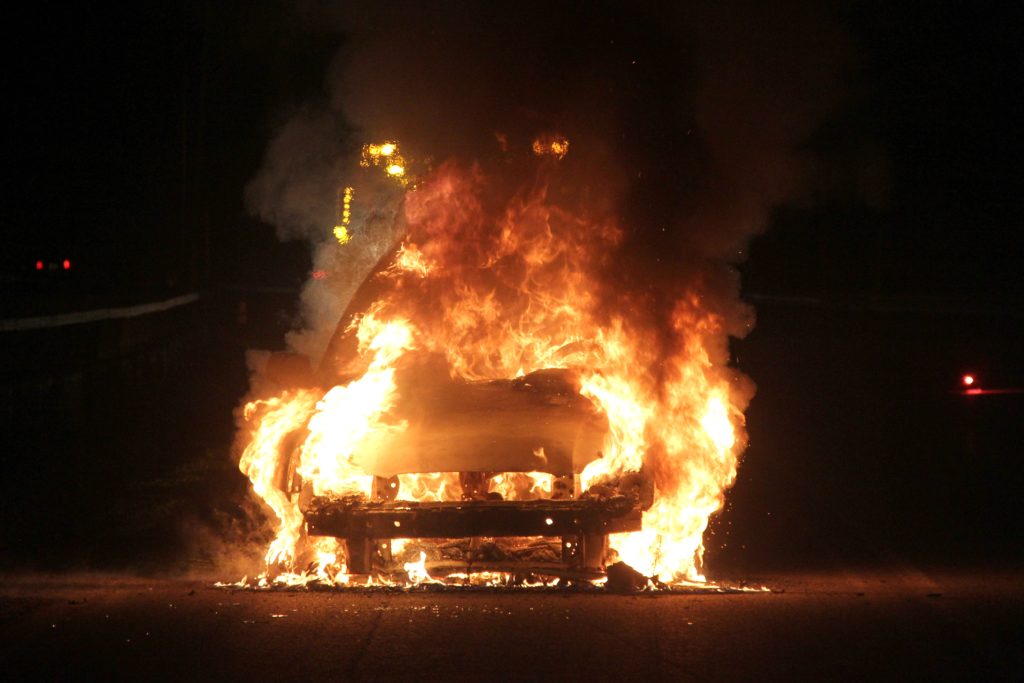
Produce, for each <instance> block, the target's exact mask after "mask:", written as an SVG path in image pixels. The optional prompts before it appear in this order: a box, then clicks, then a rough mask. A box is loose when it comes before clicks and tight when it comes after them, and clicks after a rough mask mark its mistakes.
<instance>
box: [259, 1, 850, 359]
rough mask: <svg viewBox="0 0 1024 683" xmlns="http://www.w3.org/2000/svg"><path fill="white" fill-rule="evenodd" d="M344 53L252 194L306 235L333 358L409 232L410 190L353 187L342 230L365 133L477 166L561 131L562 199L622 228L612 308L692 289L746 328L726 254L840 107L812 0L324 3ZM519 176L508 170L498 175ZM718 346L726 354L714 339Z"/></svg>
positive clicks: (265, 214)
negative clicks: (346, 227) (346, 325)
mask: <svg viewBox="0 0 1024 683" xmlns="http://www.w3.org/2000/svg"><path fill="white" fill-rule="evenodd" d="M302 11H303V12H306V13H307V14H310V15H313V16H316V17H318V19H317V22H316V23H317V24H318V25H320V26H321V27H322V26H324V25H328V26H334V27H336V28H337V31H338V35H339V44H340V48H339V51H338V53H337V55H336V57H335V58H334V60H333V62H332V64H331V65H330V66H329V68H328V70H327V75H326V79H325V91H326V93H325V94H326V98H325V99H324V101H323V102H321V103H319V104H316V105H312V104H311V105H309V106H308V107H306V108H304V109H303V110H301V111H300V112H298V113H297V114H296V115H295V116H294V117H293V118H291V119H290V120H289V121H288V122H287V123H286V124H285V125H284V126H283V127H282V128H281V129H280V131H279V132H278V134H277V135H276V137H275V138H274V140H273V141H272V142H271V143H270V145H269V147H268V150H267V153H266V158H265V161H264V165H263V167H262V168H261V169H260V171H259V173H258V175H257V176H256V177H255V178H254V180H253V181H252V182H251V184H250V186H249V187H248V189H247V201H248V205H249V207H250V209H251V210H252V211H253V212H254V213H256V214H258V215H259V216H260V217H261V218H262V219H264V220H265V221H267V222H269V223H272V224H273V225H275V226H276V227H277V230H278V234H279V236H280V237H281V238H282V239H294V238H302V239H305V240H307V241H308V242H309V243H310V244H311V245H312V247H313V253H314V269H317V270H323V271H327V272H329V274H330V277H328V278H326V279H323V280H315V281H313V280H311V281H310V283H309V284H308V285H307V287H306V289H305V291H304V294H303V313H304V316H305V327H306V329H305V330H304V331H303V332H300V333H296V334H294V335H293V336H292V337H291V338H290V339H289V342H290V344H291V346H292V347H293V348H294V349H296V350H300V351H302V352H305V353H307V354H309V355H311V356H312V357H313V358H314V359H316V358H317V357H319V355H320V354H321V353H322V351H323V348H324V346H325V345H326V342H327V339H328V337H329V336H330V334H331V333H332V332H333V328H334V326H335V325H336V324H337V321H338V318H339V316H340V313H341V311H342V310H343V309H344V307H345V305H346V303H347V301H348V299H349V298H350V297H351V296H352V293H353V292H354V290H355V288H356V287H358V285H359V283H360V282H361V281H362V279H363V278H364V277H365V275H366V274H367V273H368V272H369V271H370V269H372V267H373V265H374V264H375V263H376V261H377V259H378V258H379V257H380V256H381V254H383V253H384V252H385V251H386V250H387V249H388V248H389V246H390V245H391V244H392V243H393V241H394V239H395V238H396V237H397V236H399V235H400V234H401V232H402V217H401V211H400V210H399V209H400V202H401V198H400V196H399V194H400V193H398V192H396V191H395V190H394V189H389V187H384V186H381V187H377V188H373V189H372V190H371V191H370V196H368V197H367V196H365V193H364V195H363V196H360V197H357V198H356V205H357V207H359V210H357V211H356V212H355V215H354V217H353V229H352V233H353V239H352V241H351V243H349V244H348V245H346V248H344V249H338V248H336V247H337V245H336V244H335V243H334V242H333V238H332V236H331V226H332V225H333V224H334V219H335V206H336V202H337V193H338V188H339V185H340V183H342V182H343V179H344V178H345V177H346V174H352V173H355V172H357V170H358V169H357V163H356V162H357V159H358V153H359V148H360V145H361V144H362V143H364V142H370V141H379V140H384V139H397V140H400V141H401V142H402V144H403V148H404V149H405V150H407V153H408V154H410V155H414V156H416V157H418V158H421V159H433V160H435V161H436V162H441V161H444V160H446V159H452V158H454V159H456V160H460V161H461V162H462V163H472V162H474V161H478V160H481V159H494V158H497V157H499V155H500V154H501V153H502V152H501V150H502V148H505V149H512V150H518V149H523V150H526V149H528V146H529V144H530V141H531V140H532V139H533V138H534V136H536V135H537V134H540V133H545V132H557V133H559V134H562V135H565V136H567V137H568V138H569V140H570V141H571V152H570V154H569V156H568V157H567V158H566V163H565V166H564V170H563V172H562V174H561V177H560V178H559V179H558V181H557V182H558V187H557V188H555V191H553V195H554V196H556V197H560V198H562V199H559V201H564V202H567V203H572V204H573V205H574V208H575V209H576V210H577V211H584V212H586V213H587V214H588V215H590V216H593V217H595V218H601V219H604V218H608V217H614V219H615V220H616V222H617V223H618V224H619V225H621V226H622V228H623V230H624V231H625V239H624V240H623V241H622V243H621V245H620V247H619V251H618V253H617V254H616V255H615V258H613V259H610V261H609V263H610V265H609V267H608V272H607V274H606V277H605V278H604V282H605V283H606V285H607V291H606V292H604V293H603V296H604V298H605V299H606V300H607V303H608V307H609V309H615V310H623V309H626V308H628V309H631V310H635V311H637V315H640V316H644V315H649V316H651V317H652V319H653V318H660V319H667V317H668V316H667V315H666V313H668V312H669V310H670V309H671V308H672V307H673V306H674V305H675V302H676V300H677V299H678V295H679V293H680V292H681V291H696V292H697V293H698V294H699V295H700V296H701V297H702V298H703V302H704V306H705V307H707V308H709V309H711V310H714V311H716V312H717V313H719V314H721V315H722V316H723V317H724V319H725V320H726V325H727V330H726V331H727V332H728V333H729V334H730V335H733V336H742V335H744V334H746V332H747V331H748V330H749V328H750V327H751V325H752V315H751V313H750V311H749V310H748V309H747V307H745V306H744V305H743V304H742V303H741V302H740V299H739V296H738V288H739V281H738V276H737V273H736V270H735V267H734V266H735V264H737V263H739V262H741V261H742V260H743V259H744V258H745V250H746V246H747V244H748V242H749V240H750V239H751V237H752V236H754V235H756V234H757V233H758V232H759V231H761V230H763V229H764V227H765V225H766V223H767V221H768V218H769V213H770V211H771V209H772V207H773V206H775V205H777V204H779V203H781V202H784V201H786V200H787V199H789V198H792V197H793V196H794V195H795V194H796V193H798V192H799V190H800V188H801V183H802V179H803V176H804V173H805V171H806V166H805V163H804V160H803V159H802V158H801V156H800V154H799V153H798V149H799V145H800V144H801V143H802V142H803V141H804V140H805V139H806V137H807V136H808V135H809V133H810V132H811V131H812V130H813V128H814V126H815V125H816V123H817V122H819V121H820V120H821V118H822V117H823V116H824V115H825V114H826V113H827V112H828V111H829V110H830V108H831V107H833V106H834V104H835V103H836V101H837V99H838V97H839V95H840V94H841V88H840V87H839V85H838V84H839V83H840V81H839V76H840V74H841V69H842V68H843V66H844V64H845V63H846V62H847V48H846V43H845V41H844V39H843V36H842V34H841V33H840V32H839V31H838V30H837V29H836V28H835V26H834V25H833V24H832V23H831V22H830V21H829V19H828V17H827V16H824V15H823V14H822V12H821V11H820V10H819V9H818V5H817V4H816V3H810V2H807V3H789V4H787V5H785V6H779V5H774V4H773V5H770V6H768V5H759V4H757V3H752V4H751V6H750V7H746V6H744V3H733V2H716V3H706V4H700V5H683V4H679V3H666V4H665V5H658V4H651V3H619V2H598V3H578V2H546V3H530V2H520V3H515V4H504V3H502V4H500V5H495V4H492V3H478V4H467V3H460V2H434V3H338V4H331V3H313V4H307V5H304V6H303V8H302ZM506 175H508V176H509V177H514V176H515V174H514V173H513V174H506ZM721 353H722V354H726V356H727V349H726V347H725V341H724V340H723V347H722V349H721Z"/></svg>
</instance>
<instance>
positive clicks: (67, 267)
mask: <svg viewBox="0 0 1024 683" xmlns="http://www.w3.org/2000/svg"><path fill="white" fill-rule="evenodd" d="M63 265H64V270H71V259H64V264H63Z"/></svg>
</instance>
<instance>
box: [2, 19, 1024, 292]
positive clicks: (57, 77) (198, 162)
mask: <svg viewBox="0 0 1024 683" xmlns="http://www.w3.org/2000/svg"><path fill="white" fill-rule="evenodd" d="M834 15H835V17H836V18H837V20H838V21H839V22H840V24H841V25H842V26H843V28H845V30H846V31H847V32H848V33H849V34H850V36H851V37H852V40H853V43H854V45H855V46H856V51H857V54H856V58H855V66H854V67H853V68H852V70H851V71H850V72H849V73H846V74H844V75H843V76H842V77H843V78H845V79H848V80H849V83H848V85H847V87H848V90H849V93H850V96H849V97H848V98H847V101H846V103H845V104H844V106H843V107H842V108H841V109H840V110H839V111H837V112H835V113H834V114H833V115H832V116H830V117H829V118H828V119H827V120H826V121H824V122H823V124H822V125H821V127H820V129H819V130H818V131H817V132H816V133H815V135H814V136H813V137H812V139H811V140H810V141H808V148H809V149H810V150H812V152H813V153H814V154H815V155H817V156H818V157H819V158H820V159H821V162H820V163H822V164H823V167H824V168H826V169H830V170H831V171H833V172H834V173H833V175H834V176H835V177H836V178H838V179H839V180H838V181H835V182H831V184H830V182H829V181H827V180H823V181H822V182H821V187H816V188H814V192H812V196H813V198H814V200H815V201H813V202H802V203H799V204H797V205H795V206H789V207H784V208H782V209H780V210H779V211H778V212H777V213H776V216H775V220H774V222H773V228H772V229H771V230H770V231H769V232H768V233H767V234H766V235H765V236H762V237H760V238H758V239H757V240H755V243H754V244H753V247H752V250H751V253H752V257H751V260H750V262H748V263H747V264H746V265H745V266H744V275H745V278H746V282H747V287H748V289H749V290H751V291H756V292H762V293H772V292H779V293H809V294H815V295H820V294H826V295H828V294H840V295H849V294H854V295H857V294H881V295H898V294H903V293H910V294H916V295H944V296H954V297H960V296H964V297H971V298H975V299H980V300H985V301H989V300H996V301H1007V300H1009V301H1011V302H1014V303H1015V304H1017V305H1019V302H1020V299H1021V297H1022V294H1024V287H1022V284H1021V282H1022V278H1021V277H1020V275H1019V272H1020V267H1021V266H1022V265H1024V263H1022V261H1024V259H1022V256H1021V255H1022V250H1021V245H1022V240H1021V239H1020V237H1019V234H1020V226H1021V225H1022V222H1024V201H1022V199H1021V187H1024V183H1022V180H1024V179H1022V177H1021V170H1020V164H1019V156H1020V155H1019V152H1020V144H1019V138H1020V135H1019V122H1020V120H1021V119H1022V116H1021V115H1022V114H1024V112H1022V111H1021V106H1020V104H1019V103H1018V102H1017V101H1016V98H1015V94H1016V93H1015V91H1016V90H1017V87H1016V86H1017V83H1018V81H1019V74H1020V72H1021V66H1022V60H1021V47H1020V41H1019V38H1018V36H1017V30H1018V28H1019V26H1020V22H1019V21H1018V20H1017V17H1015V16H1011V15H1010V13H1009V12H1005V13H1003V12H1001V11H995V10H992V9H991V8H990V9H987V10H985V11H981V10H979V9H976V8H975V7H973V6H969V5H967V4H959V3H942V4H941V6H939V5H934V6H931V7H929V8H928V9H927V11H921V10H917V9H911V8H898V7H894V6H893V5H892V3H883V2H864V3H844V4H843V5H841V7H840V9H837V10H836V11H835V12H834ZM14 34H15V35H16V36H18V37H19V40H18V41H17V42H10V43H8V44H7V45H6V47H5V51H6V62H7V64H8V68H7V69H6V70H5V73H6V76H5V81H6V86H7V87H6V88H5V90H6V92H7V96H8V102H10V103H11V104H10V107H11V109H12V110H13V112H14V115H13V117H11V119H10V120H11V122H12V123H10V124H9V125H8V127H7V129H6V130H7V136H8V164H7V165H8V168H9V169H11V170H12V171H13V177H12V178H11V180H9V183H11V184H10V185H9V187H8V192H7V196H8V197H9V198H10V201H9V202H8V203H7V205H6V212H5V216H6V220H5V231H6V232H7V233H8V235H9V237H8V243H9V244H13V245H15V247H14V248H12V249H9V250H8V252H7V255H6V256H5V258H4V264H3V265H4V268H5V279H8V280H9V279H10V278H11V274H12V273H21V274H24V273H23V272H22V271H24V269H25V268H26V267H27V266H28V265H29V264H31V262H33V261H34V259H35V258H36V257H37V254H38V255H41V256H40V257H45V258H58V257H59V256H58V254H64V253H65V252H69V253H73V254H74V255H75V258H76V259H77V262H78V263H80V264H81V273H82V277H84V278H86V279H85V280H82V281H81V282H84V283H85V284H84V285H83V286H85V287H86V288H90V287H91V288H95V289H96V290H97V291H100V290H103V291H114V290H118V289H121V290H124V289H125V288H126V287H127V288H132V289H140V288H165V289H166V288H169V289H187V288H190V287H196V286H200V287H202V286H205V285H206V284H208V283H207V282H204V276H203V270H204V269H203V266H202V262H203V254H204V253H205V247H204V246H203V245H204V243H205V238H204V236H205V235H209V245H210V247H209V250H210V265H211V267H210V282H212V283H213V284H216V283H218V282H224V281H239V280H246V281H254V280H262V281H273V282H295V281H296V279H298V278H301V277H302V276H303V270H304V268H306V267H307V264H308V262H307V261H306V260H305V256H304V251H303V249H302V247H301V245H295V244H293V245H290V246H281V245H280V244H278V243H277V242H276V240H275V239H274V237H273V232H272V229H271V228H269V227H267V226H262V225H260V224H259V222H258V221H256V220H255V219H253V218H251V217H250V216H248V215H247V214H246V212H245V209H244V207H243V188H244V185H245V183H246V182H247V181H248V180H249V179H250V178H251V177H252V176H253V175H255V173H256V171H257V170H258V168H259V165H260V161H261V158H262V155H263V153H264V149H265V147H266V144H267V142H268V140H269V139H270V138H271V137H272V135H273V133H274V130H275V128H276V126H278V125H279V124H280V123H281V122H282V121H283V120H284V118H285V117H286V116H287V114H288V113H289V112H290V111H293V110H294V109H295V108H296V107H298V106H301V104H302V103H303V102H305V101H308V100H310V99H317V98H323V96H324V93H323V82H324V80H323V79H324V73H325V71H326V69H327V65H328V64H329V63H330V60H331V58H332V56H333V55H334V53H335V51H336V50H337V48H338V47H339V46H341V45H343V43H344V37H343V36H342V35H340V33H338V32H332V31H331V30H328V29H325V28H321V27H320V26H318V25H317V24H316V23H315V22H314V21H312V20H310V19H309V17H308V16H306V15H304V14H303V13H302V12H300V11H298V10H294V9H293V8H292V5H291V3H261V4H259V6H258V7H256V8H252V7H250V5H249V3H240V2H238V3H226V4H224V3H220V4H218V6H217V7H216V8H212V9H211V8H207V7H205V5H204V4H201V3H178V4H164V3H158V4H149V3H147V4H144V5H137V6H134V7H131V8H128V9H124V8H121V7H118V8H117V9H114V8H105V9H104V8H99V9H97V8H95V7H91V6H90V7H84V6H81V7H72V8H70V9H62V10H60V11H59V12H58V11H50V12H47V13H46V14H45V15H43V13H42V11H41V10H39V11H37V14H36V15H35V16H30V17H27V18H26V19H22V20H19V21H18V22H17V24H16V25H14ZM635 39H636V40H641V39H642V36H638V37H636V38H635ZM567 40H570V41H571V37H570V38H567ZM666 73H667V72H666ZM871 150H875V152H872V153H871V154H868V152H870V151H871ZM865 154H867V158H868V161H866V162H865V161H864V158H865ZM872 155H873V156H872ZM851 160H854V161H851ZM825 175H826V176H827V175H828V174H825ZM857 183H868V184H872V183H873V184H874V185H876V186H878V187H880V188H881V190H880V191H879V192H877V193H876V194H878V195H879V196H881V197H882V198H883V199H884V201H879V202H875V203H874V204H875V205H874V206H869V205H867V204H866V203H865V202H864V201H863V197H862V195H858V196H855V195H856V193H853V192H848V191H845V190H844V189H843V186H844V185H850V184H857ZM837 188H838V189H837ZM51 254H53V256H51ZM86 276H87V277H86ZM12 291H13V292H15V293H16V292H18V291H19V290H18V289H17V288H15V289H13V290H12ZM15 295H16V294H15Z"/></svg>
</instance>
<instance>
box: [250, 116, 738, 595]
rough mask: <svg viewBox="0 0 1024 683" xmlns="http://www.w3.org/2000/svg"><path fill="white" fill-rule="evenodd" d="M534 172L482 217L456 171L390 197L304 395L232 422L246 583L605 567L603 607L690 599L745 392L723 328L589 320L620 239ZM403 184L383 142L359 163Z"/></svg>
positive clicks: (544, 148)
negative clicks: (260, 562) (259, 531)
mask: <svg viewBox="0 0 1024 683" xmlns="http://www.w3.org/2000/svg"><path fill="white" fill-rule="evenodd" d="M568 148H569V142H568V140H567V139H565V138H562V137H560V136H549V137H542V138H538V140H537V141H535V142H534V144H533V151H534V153H535V154H536V155H538V156H541V157H543V156H554V157H555V158H556V159H560V158H561V157H563V156H565V153H566V152H567V151H568ZM534 163H535V164H536V166H537V170H536V172H535V177H534V179H533V180H532V181H531V182H530V183H528V184H526V185H524V186H523V187H524V189H517V190H515V191H512V192H510V193H507V194H504V195H500V196H498V197H496V196H495V187H494V185H492V184H490V183H489V182H488V180H487V179H486V177H485V176H484V174H483V171H482V170H481V169H480V168H479V167H473V168H465V167H462V166H460V165H458V164H455V163H446V164H443V165H441V166H439V167H437V168H435V169H434V170H432V171H430V172H428V173H427V174H426V175H424V176H423V177H422V178H421V179H420V180H419V181H418V184H417V185H416V187H414V188H413V187H408V186H405V185H403V187H404V188H405V189H404V190H403V191H404V192H405V196H404V209H403V216H402V218H403V220H404V222H405V229H404V234H403V235H402V236H401V239H400V241H399V243H398V244H396V245H395V246H394V247H393V249H392V250H391V251H390V252H388V253H386V254H385V256H384V257H383V258H382V259H381V261H380V262H379V264H378V265H377V267H376V269H375V270H374V271H373V272H372V273H371V274H370V276H369V277H368V278H367V279H366V281H365V282H364V284H363V286H362V287H361V288H360V289H359V290H358V291H357V292H356V293H355V295H354V296H353V297H352V300H351V302H350V304H349V307H348V310H347V311H346V312H345V314H344V315H343V316H342V319H341V321H340V323H339V324H338V327H337V331H336V333H335V335H334V338H333V339H332V340H331V342H330V345H329V346H328V348H327V351H326V354H325V355H324V357H323V360H322V362H321V364H320V370H319V373H318V374H317V377H316V378H315V380H314V381H312V382H310V381H305V382H301V381H299V382H295V383H294V384H295V386H288V387H287V388H285V389H283V390H281V391H280V392H279V393H276V394H275V395H267V396H259V397H258V398H256V399H255V400H253V401H252V402H250V403H249V404H248V405H247V406H246V408H245V415H246V419H247V427H246V429H247V430H248V435H247V436H246V437H245V438H246V445H245V447H244V452H243V455H242V457H241V461H240V468H241V469H242V471H243V472H244V473H245V474H246V475H247V476H248V477H249V478H250V480H251V481H252V483H253V489H254V491H255V492H256V493H257V494H258V495H259V496H260V497H261V498H262V499H263V500H264V501H265V502H266V504H267V505H268V506H269V507H270V509H271V510H272V511H273V513H274V515H275V517H276V519H277V520H278V521H277V527H276V528H277V536H276V538H275V539H274V541H273V543H272V544H271V546H270V548H269V549H268V551H267V553H266V563H267V566H266V568H265V570H264V573H263V575H262V577H261V581H262V582H263V583H267V582H278V583H282V582H283V583H289V582H298V583H307V582H308V581H310V580H316V581H320V582H326V583H332V584H339V583H349V582H350V581H352V580H354V578H355V577H356V576H358V577H361V578H360V579H359V580H360V581H366V580H370V581H373V580H374V579H373V577H374V576H376V577H377V578H376V580H377V581H387V582H395V581H397V582H407V583H410V584H413V585H417V584H421V583H424V582H430V581H436V580H440V579H444V577H446V576H455V577H459V576H470V575H473V574H479V573H481V572H483V573H486V574H488V575H491V574H493V573H495V572H497V574H496V575H498V576H505V579H502V580H503V581H506V582H507V581H510V580H512V579H514V578H515V577H534V578H530V579H528V580H529V581H533V580H535V577H541V576H547V577H563V578H569V579H571V580H577V581H581V580H582V581H589V580H603V579H604V576H605V574H604V571H605V566H606V562H610V561H611V558H612V557H613V555H615V556H617V557H618V558H619V562H617V563H616V564H614V565H613V566H614V567H615V569H614V570H610V573H609V580H610V581H611V583H613V584H614V585H615V586H617V587H618V589H623V588H622V587H623V586H632V587H634V588H635V587H639V586H640V585H646V584H647V579H646V578H643V580H642V581H641V580H639V579H636V577H651V579H652V585H654V583H656V582H658V581H659V580H660V581H663V582H666V583H669V584H677V585H678V584H680V583H685V582H700V581H703V580H704V577H703V573H702V556H703V544H702V535H703V533H704V530H705V528H706V527H707V523H708V518H709V516H710V515H711V514H712V513H714V512H715V511H716V510H718V509H719V508H720V507H721V505H722V497H723V493H724V491H725V489H726V488H728V486H729V485H730V484H731V483H732V482H733V480H734V478H735V474H736V466H737V462H738V458H739V455H740V453H741V451H742V450H743V447H744V446H745V434H744V430H743V413H742V410H743V408H744V407H745V404H746V401H747V400H748V399H749V394H750V390H749V386H748V384H749V383H747V382H745V381H744V380H743V378H742V377H739V376H738V375H737V373H736V372H735V371H734V370H732V369H730V368H728V367H727V366H726V364H725V360H724V359H723V358H722V355H723V354H722V353H721V347H722V344H723V340H724V338H725V335H726V332H725V325H724V321H723V320H722V318H721V317H720V316H719V314H717V313H716V312H715V311H713V310H710V309H708V308H706V307H705V306H704V305H703V301H702V295H703V293H702V291H701V287H700V284H699V283H697V284H693V285H692V286H691V287H690V288H689V289H688V290H686V291H683V292H682V293H681V295H680V297H679V298H678V300H677V301H676V304H675V306H674V307H673V309H672V310H671V311H670V314H669V319H667V320H658V321H654V322H651V321H650V319H649V316H634V315H630V311H629V310H628V309H625V310H622V311H619V312H617V313H612V314H611V315H609V314H608V312H607V310H605V309H603V308H602V305H601V296H600V294H599V293H600V292H601V291H602V287H603V284H602V280H601V273H602V272H603V271H604V269H606V268H608V267H609V265H610V262H609V258H610V255H611V254H613V253H614V251H615V249H616V247H617V246H618V245H619V244H620V242H621V239H622V231H621V230H620V228H619V227H618V226H616V225H615V224H614V223H612V222H609V221H608V220H597V219H594V218H590V217H588V216H586V215H585V214H583V213H580V212H578V211H577V212H574V211H569V210H568V209H566V208H565V207H564V206H562V205H561V204H560V203H559V202H556V201H554V200H552V199H551V198H550V197H549V192H548V189H547V187H548V182H549V180H550V175H545V174H550V173H551V172H552V171H551V169H550V168H549V167H548V165H547V164H546V162H544V161H543V159H540V160H537V161H536V162H534ZM404 164H405V161H404V159H403V157H402V156H401V154H400V152H399V145H398V143H395V142H387V143H383V144H379V145H367V146H366V147H364V149H363V157H362V165H363V166H364V167H366V168H368V169H372V168H374V167H377V168H380V169H383V170H384V171H385V172H386V173H387V174H389V175H391V176H404V173H405V170H404ZM354 192H355V191H354V190H352V189H351V188H350V187H347V186H346V188H345V190H344V193H343V197H342V201H341V202H340V206H341V208H340V214H341V215H340V216H339V219H340V224H342V225H346V226H347V225H348V224H349V221H350V220H351V198H352V196H353V194H354ZM499 194H500V193H499ZM347 235H348V232H347V231H346V236H347ZM339 241H342V240H340V239H339ZM345 241H347V240H345ZM652 325H653V327H652ZM460 539H461V540H460ZM367 577H369V579H367ZM523 580H527V578H524V579H523Z"/></svg>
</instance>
